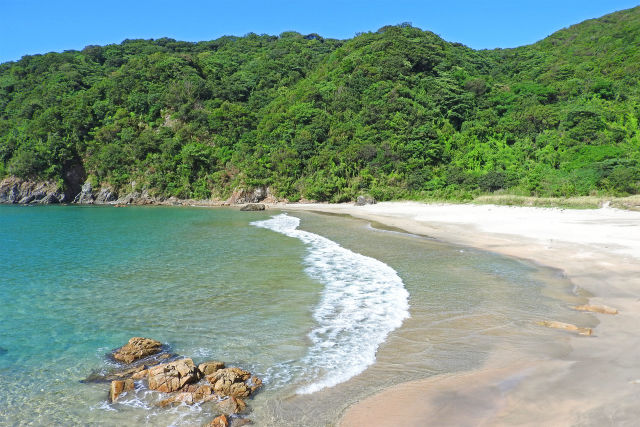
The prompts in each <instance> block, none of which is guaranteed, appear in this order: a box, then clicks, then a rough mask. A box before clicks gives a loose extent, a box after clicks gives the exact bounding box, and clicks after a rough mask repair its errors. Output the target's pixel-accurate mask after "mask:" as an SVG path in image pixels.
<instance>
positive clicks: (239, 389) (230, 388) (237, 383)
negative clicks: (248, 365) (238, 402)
mask: <svg viewBox="0 0 640 427" xmlns="http://www.w3.org/2000/svg"><path fill="white" fill-rule="evenodd" d="M249 378H251V373H250V372H248V371H245V370H242V369H240V368H226V369H220V370H218V371H216V372H215V373H214V374H212V375H209V376H207V381H209V382H210V383H211V384H213V391H214V392H215V393H216V394H218V395H219V396H234V397H247V396H249V395H250V394H251V389H250V388H249V386H247V384H245V381H247V380H248V379H249Z"/></svg>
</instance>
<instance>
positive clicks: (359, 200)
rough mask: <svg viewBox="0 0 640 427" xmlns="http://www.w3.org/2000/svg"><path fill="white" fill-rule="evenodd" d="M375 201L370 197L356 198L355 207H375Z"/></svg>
mask: <svg viewBox="0 0 640 427" xmlns="http://www.w3.org/2000/svg"><path fill="white" fill-rule="evenodd" d="M375 204H376V199H374V198H373V197H371V196H358V198H357V199H356V206H364V205H375Z"/></svg>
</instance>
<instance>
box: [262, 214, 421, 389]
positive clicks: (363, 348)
mask: <svg viewBox="0 0 640 427" xmlns="http://www.w3.org/2000/svg"><path fill="white" fill-rule="evenodd" d="M251 224H252V225H254V226H256V227H261V228H266V229H269V230H272V231H276V232H278V233H282V234H284V235H286V236H289V237H293V238H296V239H299V240H301V241H302V242H303V243H305V245H307V247H308V253H307V255H306V257H305V264H306V270H305V271H306V273H307V274H308V275H309V276H310V277H312V278H314V279H316V280H318V281H320V282H321V283H322V284H324V289H323V291H322V296H321V299H320V303H319V304H318V306H317V307H316V308H315V310H314V312H313V317H314V319H315V320H316V322H317V324H318V325H317V327H316V328H315V329H313V330H312V331H311V332H310V333H309V339H310V340H311V343H312V345H311V347H310V348H309V350H308V352H307V355H306V356H305V357H304V358H303V359H302V360H300V361H299V363H300V365H301V366H299V367H294V366H290V367H289V368H290V369H292V370H293V371H296V372H299V371H301V370H302V371H304V375H302V376H301V375H297V376H298V377H302V378H312V381H311V382H310V383H308V384H305V385H302V386H300V387H299V388H298V389H297V393H299V394H309V393H314V392H316V391H318V390H322V389H323V388H327V387H333V386H335V385H337V384H339V383H342V382H344V381H347V380H348V379H349V378H352V377H354V376H356V375H358V374H360V373H361V372H363V371H364V370H365V369H366V368H367V367H368V366H370V365H371V364H373V363H374V362H375V359H376V351H377V349H378V346H379V345H380V344H382V343H383V342H384V340H385V339H386V337H387V335H388V334H389V333H390V332H391V331H393V330H394V329H396V328H399V327H400V326H401V325H402V322H403V321H404V319H406V318H407V317H409V302H408V300H409V293H408V292H407V291H406V289H405V288H404V284H403V283H402V279H400V277H399V276H398V274H397V273H396V271H395V270H394V269H392V268H391V267H389V266H388V265H386V264H385V263H383V262H381V261H378V260H376V259H374V258H371V257H367V256H364V255H361V254H358V253H355V252H352V251H350V250H349V249H346V248H343V247H342V246H340V245H339V244H338V243H336V242H334V241H332V240H329V239H327V238H325V237H322V236H319V235H317V234H314V233H310V232H308V231H303V230H298V226H299V225H300V219H299V218H296V217H293V216H289V215H287V214H280V215H276V216H274V217H272V218H270V219H268V220H264V221H255V222H252V223H251ZM297 368H298V369H297Z"/></svg>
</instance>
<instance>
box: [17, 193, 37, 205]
mask: <svg viewBox="0 0 640 427" xmlns="http://www.w3.org/2000/svg"><path fill="white" fill-rule="evenodd" d="M35 198H36V196H34V195H33V194H32V195H30V196H25V197H23V198H22V199H20V201H19V202H18V203H20V204H21V205H28V204H29V203H31V202H33V201H34V200H35Z"/></svg>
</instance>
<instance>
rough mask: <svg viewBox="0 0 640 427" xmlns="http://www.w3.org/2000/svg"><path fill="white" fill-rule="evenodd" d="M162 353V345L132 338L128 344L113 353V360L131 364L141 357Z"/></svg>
mask: <svg viewBox="0 0 640 427" xmlns="http://www.w3.org/2000/svg"><path fill="white" fill-rule="evenodd" d="M160 351H162V343H161V342H160V341H156V340H152V339H150V338H141V337H133V338H131V339H130V340H129V342H128V343H127V344H125V345H123V346H122V347H120V348H119V349H116V350H115V351H114V352H113V358H114V359H116V360H117V361H120V362H124V363H131V362H134V361H136V360H139V359H142V358H143V357H147V356H150V355H152V354H156V353H160Z"/></svg>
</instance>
